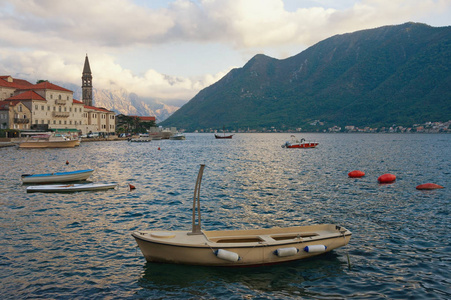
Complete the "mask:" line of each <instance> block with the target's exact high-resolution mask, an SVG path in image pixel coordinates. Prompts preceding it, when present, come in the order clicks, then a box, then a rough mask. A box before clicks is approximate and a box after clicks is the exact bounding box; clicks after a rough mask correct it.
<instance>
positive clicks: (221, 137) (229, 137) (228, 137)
mask: <svg viewBox="0 0 451 300" xmlns="http://www.w3.org/2000/svg"><path fill="white" fill-rule="evenodd" d="M232 136H233V134H232V135H217V134H215V138H217V139H231V138H232Z"/></svg>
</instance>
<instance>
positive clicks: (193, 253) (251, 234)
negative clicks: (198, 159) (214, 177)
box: [132, 165, 351, 266]
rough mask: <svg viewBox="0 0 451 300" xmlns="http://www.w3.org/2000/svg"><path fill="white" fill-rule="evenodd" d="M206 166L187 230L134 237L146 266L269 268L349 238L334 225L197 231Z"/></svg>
mask: <svg viewBox="0 0 451 300" xmlns="http://www.w3.org/2000/svg"><path fill="white" fill-rule="evenodd" d="M204 167H205V166H204V165H201V167H200V170H199V175H198V177H197V182H196V187H195V190H194V199H193V221H192V230H191V231H161V230H150V231H137V232H133V233H132V236H133V237H134V238H135V240H136V242H137V243H138V246H139V248H140V249H141V252H142V253H143V255H144V257H145V258H146V260H147V261H149V262H165V263H175V264H187V265H202V266H253V265H267V264H276V263H282V262H287V261H294V260H299V259H303V258H307V257H311V256H315V255H319V254H322V253H325V252H328V251H331V250H333V249H336V248H338V247H342V246H345V245H346V244H348V242H349V240H350V239H351V232H350V231H349V230H347V229H346V228H344V227H342V226H338V225H333V224H322V225H311V226H295V227H288V228H268V229H251V230H223V231H204V230H201V216H200V201H199V190H200V184H201V181H202V173H203V168H204ZM196 203H197V209H196ZM196 211H197V224H196Z"/></svg>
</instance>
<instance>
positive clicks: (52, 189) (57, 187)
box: [27, 183, 117, 193]
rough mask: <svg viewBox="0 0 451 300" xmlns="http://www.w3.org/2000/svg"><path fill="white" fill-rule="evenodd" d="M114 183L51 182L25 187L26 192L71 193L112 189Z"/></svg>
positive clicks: (114, 185)
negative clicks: (64, 183)
mask: <svg viewBox="0 0 451 300" xmlns="http://www.w3.org/2000/svg"><path fill="white" fill-rule="evenodd" d="M116 186H117V184H114V183H80V184H66V185H61V184H52V185H36V186H29V187H27V193H37V192H40V193H73V192H83V191H100V190H109V189H114V188H115V187H116Z"/></svg>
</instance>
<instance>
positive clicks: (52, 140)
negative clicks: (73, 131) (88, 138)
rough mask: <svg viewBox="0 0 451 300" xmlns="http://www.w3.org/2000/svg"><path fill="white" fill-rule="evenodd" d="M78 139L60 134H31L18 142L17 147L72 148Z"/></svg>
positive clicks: (77, 142)
mask: <svg viewBox="0 0 451 300" xmlns="http://www.w3.org/2000/svg"><path fill="white" fill-rule="evenodd" d="M79 145H80V140H78V139H72V138H71V137H66V136H64V135H61V134H53V133H41V134H35V135H32V136H30V137H28V138H26V139H25V140H23V141H21V142H20V143H19V148H73V147H75V146H79Z"/></svg>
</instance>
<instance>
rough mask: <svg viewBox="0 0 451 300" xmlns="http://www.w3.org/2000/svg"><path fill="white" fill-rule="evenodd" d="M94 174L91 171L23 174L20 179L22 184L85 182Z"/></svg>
mask: <svg viewBox="0 0 451 300" xmlns="http://www.w3.org/2000/svg"><path fill="white" fill-rule="evenodd" d="M93 172H94V170H93V169H87V170H78V171H73V172H59V173H45V174H25V175H22V177H21V179H22V182H23V183H55V182H70V181H81V180H86V179H88V178H89V176H91V175H92V173H93Z"/></svg>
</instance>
